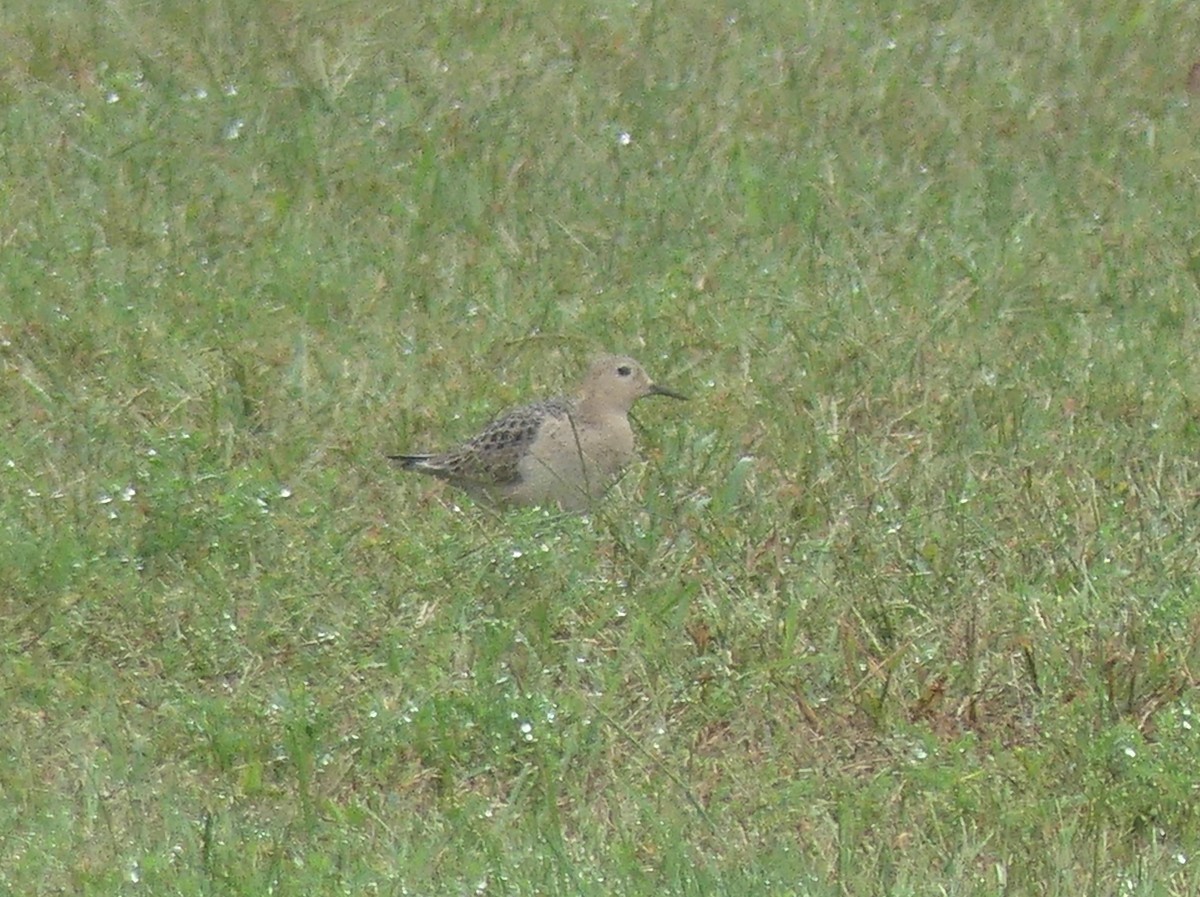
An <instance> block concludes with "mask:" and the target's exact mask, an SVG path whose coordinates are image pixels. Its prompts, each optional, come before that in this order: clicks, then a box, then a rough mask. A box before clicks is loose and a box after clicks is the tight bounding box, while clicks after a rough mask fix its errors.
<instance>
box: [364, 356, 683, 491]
mask: <svg viewBox="0 0 1200 897" xmlns="http://www.w3.org/2000/svg"><path fill="white" fill-rule="evenodd" d="M645 396H668V397H670V398H673V399H681V400H682V399H686V398H687V397H686V396H685V395H683V394H682V393H679V392H676V391H675V390H673V389H668V388H666V387H665V386H660V385H658V384H657V383H655V382H654V381H653V380H651V379H650V377H649V375H648V374H647V373H646V371H645V369H644V368H643V367H642V366H641V365H640V364H638V362H636V361H635V360H634V359H632V358H629V357H628V356H625V355H604V356H602V357H600V358H598V359H596V360H595V361H594V362H593V363H592V366H591V367H590V368H589V370H588V372H587V375H586V376H585V377H584V378H583V382H582V383H581V384H580V386H579V388H578V390H577V391H576V394H575V397H574V398H563V397H558V398H552V399H544V400H542V401H538V402H533V403H531V404H528V405H522V406H521V407H519V408H514V409H512V410H511V411H508V412H507V413H505V414H502V415H501V416H500V417H498V418H496V419H495V420H493V421H492V422H491V423H490V424H488V425H487V426H486V427H484V428H483V430H482V431H481V432H480V433H479V434H478V435H476V436H474V437H472V438H471V439H468V440H467V441H466V442H463V443H461V444H460V445H458V446H455V447H454V448H450V449H447V450H446V451H443V452H435V453H428V454H405V455H388V458H390V459H391V460H393V461H395V462H397V463H398V464H399V465H400V466H401V467H402V468H403V469H405V470H415V471H418V472H419V473H425V474H430V475H432V476H435V477H438V478H439V479H442V480H445V481H446V482H448V483H450V484H451V485H454V486H457V487H459V488H462V489H464V490H465V491H466V492H467V493H468V494H470V495H472V496H473V497H474V498H476V499H478V500H481V501H483V502H484V503H486V504H491V505H540V506H554V505H557V506H558V507H559V508H560V509H562V510H564V511H572V512H579V511H586V510H587V509H589V508H590V507H591V506H592V504H593V503H594V502H595V501H596V500H597V499H599V498H600V497H601V496H602V495H603V494H604V493H605V492H606V491H607V490H608V488H609V487H610V486H611V485H612V484H613V482H615V481H616V479H617V478H618V477H619V475H620V474H621V472H622V471H623V470H624V469H625V467H627V466H628V465H629V463H630V462H631V461H633V459H634V457H635V456H636V455H635V452H634V440H633V428H632V427H631V426H630V425H629V411H630V409H631V408H632V407H633V404H634V402H636V401H637V400H638V399H641V398H643V397H645Z"/></svg>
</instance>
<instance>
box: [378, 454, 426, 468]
mask: <svg viewBox="0 0 1200 897" xmlns="http://www.w3.org/2000/svg"><path fill="white" fill-rule="evenodd" d="M428 458H429V456H428V455H388V456H387V459H388V460H389V461H395V462H396V463H397V464H399V465H400V466H401V467H403V468H404V469H405V470H412V468H414V467H416V466H417V465H418V464H420V463H421V462H422V461H425V460H427V459H428Z"/></svg>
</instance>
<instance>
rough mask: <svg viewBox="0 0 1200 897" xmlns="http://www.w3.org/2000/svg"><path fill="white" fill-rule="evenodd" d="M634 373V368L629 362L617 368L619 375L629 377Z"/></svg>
mask: <svg viewBox="0 0 1200 897" xmlns="http://www.w3.org/2000/svg"><path fill="white" fill-rule="evenodd" d="M632 373H633V368H631V367H630V366H629V365H627V364H623V365H621V366H620V367H619V368H617V376H618V377H628V376H629V375H630V374H632Z"/></svg>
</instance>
